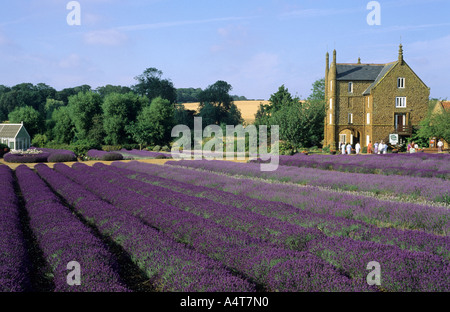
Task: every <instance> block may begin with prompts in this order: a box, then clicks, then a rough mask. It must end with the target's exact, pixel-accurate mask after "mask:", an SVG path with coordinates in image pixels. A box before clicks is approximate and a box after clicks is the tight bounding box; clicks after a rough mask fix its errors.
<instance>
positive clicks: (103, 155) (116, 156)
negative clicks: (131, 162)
mask: <svg viewBox="0 0 450 312" xmlns="http://www.w3.org/2000/svg"><path fill="white" fill-rule="evenodd" d="M87 156H88V157H89V158H93V159H97V160H107V161H109V160H121V159H123V156H122V154H120V153H118V152H106V151H100V150H96V149H91V150H89V151H88V152H87Z"/></svg>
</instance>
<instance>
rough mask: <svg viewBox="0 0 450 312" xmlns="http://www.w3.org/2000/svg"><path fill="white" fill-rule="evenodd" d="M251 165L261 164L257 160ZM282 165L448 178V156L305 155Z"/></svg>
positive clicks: (281, 159) (284, 158) (282, 160)
mask: <svg viewBox="0 0 450 312" xmlns="http://www.w3.org/2000/svg"><path fill="white" fill-rule="evenodd" d="M250 162H254V163H261V162H264V161H263V160H261V159H260V158H258V159H256V160H251V161H250ZM279 164H280V165H283V166H295V167H309V168H317V169H323V170H337V171H344V172H355V173H375V174H383V175H408V176H417V177H438V178H443V179H449V178H450V154H425V153H420V154H419V153H415V154H383V155H378V154H373V155H358V156H351V157H349V156H348V155H336V156H330V155H319V154H313V155H305V154H303V153H298V154H295V155H293V156H285V155H280V156H279Z"/></svg>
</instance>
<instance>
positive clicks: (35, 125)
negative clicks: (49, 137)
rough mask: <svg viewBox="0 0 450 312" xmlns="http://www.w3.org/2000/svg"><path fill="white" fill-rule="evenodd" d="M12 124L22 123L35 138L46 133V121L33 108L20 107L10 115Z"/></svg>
mask: <svg viewBox="0 0 450 312" xmlns="http://www.w3.org/2000/svg"><path fill="white" fill-rule="evenodd" d="M8 118H9V121H10V122H11V123H21V122H22V121H23V124H24V126H25V129H27V131H28V134H29V135H30V137H31V138H33V137H34V136H35V135H36V134H38V133H40V134H42V133H43V132H44V119H43V117H42V115H41V114H39V112H38V111H37V110H35V109H34V108H33V107H31V106H23V107H18V108H16V109H15V110H13V111H12V112H11V113H9V115H8Z"/></svg>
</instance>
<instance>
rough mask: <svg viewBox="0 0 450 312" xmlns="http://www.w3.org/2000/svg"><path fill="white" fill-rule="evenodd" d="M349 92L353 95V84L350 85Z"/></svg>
mask: <svg viewBox="0 0 450 312" xmlns="http://www.w3.org/2000/svg"><path fill="white" fill-rule="evenodd" d="M348 92H349V93H353V82H349V83H348Z"/></svg>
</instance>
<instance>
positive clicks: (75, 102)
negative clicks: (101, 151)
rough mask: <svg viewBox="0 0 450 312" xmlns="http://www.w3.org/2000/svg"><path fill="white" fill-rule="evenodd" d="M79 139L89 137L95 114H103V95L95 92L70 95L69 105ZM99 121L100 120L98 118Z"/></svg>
mask: <svg viewBox="0 0 450 312" xmlns="http://www.w3.org/2000/svg"><path fill="white" fill-rule="evenodd" d="M68 108H69V111H70V114H71V119H72V121H73V124H74V126H75V129H76V138H77V139H78V140H82V139H89V136H88V135H89V131H90V130H91V128H93V122H92V121H93V118H94V116H98V115H102V113H103V112H102V99H101V96H100V95H99V94H97V93H94V92H79V93H78V94H76V95H72V96H70V97H69V105H68ZM97 121H98V120H97Z"/></svg>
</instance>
